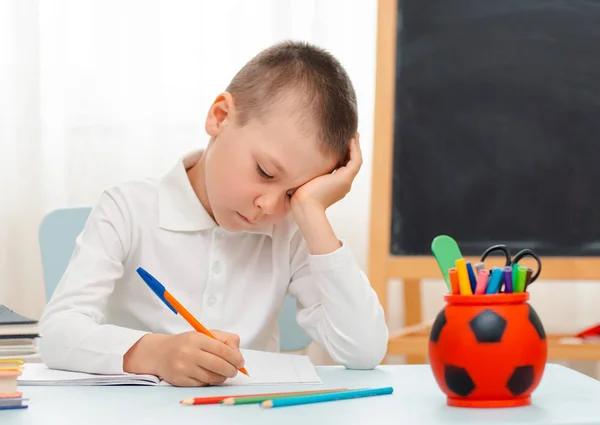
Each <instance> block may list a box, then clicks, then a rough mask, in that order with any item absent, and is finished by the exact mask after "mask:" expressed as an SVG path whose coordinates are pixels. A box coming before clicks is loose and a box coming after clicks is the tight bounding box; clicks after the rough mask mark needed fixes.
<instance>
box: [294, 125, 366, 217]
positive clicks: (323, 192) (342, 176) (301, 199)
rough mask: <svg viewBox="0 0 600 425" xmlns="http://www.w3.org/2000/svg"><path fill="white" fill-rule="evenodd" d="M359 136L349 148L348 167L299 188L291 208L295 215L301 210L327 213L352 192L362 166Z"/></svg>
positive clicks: (345, 166)
mask: <svg viewBox="0 0 600 425" xmlns="http://www.w3.org/2000/svg"><path fill="white" fill-rule="evenodd" d="M358 138H359V136H358V134H357V135H356V137H354V138H353V139H352V141H351V142H350V148H349V153H348V155H349V160H348V162H347V163H346V165H344V166H342V167H340V168H338V169H336V170H335V172H333V173H332V174H327V175H324V176H319V177H317V178H315V179H313V180H311V181H309V182H307V183H306V184H304V185H303V186H301V187H299V188H298V189H297V190H296V192H294V194H293V195H292V199H291V207H292V213H293V214H294V215H296V214H299V213H300V210H301V209H305V208H311V209H318V210H323V211H325V210H326V209H327V208H329V207H330V206H331V205H333V204H335V203H336V202H338V201H339V200H341V199H343V198H344V196H346V195H347V194H348V192H350V188H351V187H352V182H353V181H354V178H355V177H356V175H357V174H358V171H359V170H360V167H361V165H362V154H361V152H360V146H359V140H358Z"/></svg>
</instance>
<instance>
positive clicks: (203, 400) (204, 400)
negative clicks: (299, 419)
mask: <svg viewBox="0 0 600 425" xmlns="http://www.w3.org/2000/svg"><path fill="white" fill-rule="evenodd" d="M345 389H346V388H341V390H345ZM318 391H323V390H313V391H288V392H277V393H256V394H239V395H231V394H227V395H218V396H211V397H193V398H186V399H185V400H181V401H180V402H179V403H181V404H186V405H190V406H193V405H197V404H219V403H221V402H222V401H223V400H226V399H230V398H250V397H267V398H266V400H270V399H269V398H268V397H274V396H279V395H284V394H293V395H296V394H303V393H306V394H310V393H314V392H318ZM331 391H335V390H331Z"/></svg>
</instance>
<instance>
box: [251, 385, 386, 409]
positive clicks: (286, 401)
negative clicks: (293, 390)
mask: <svg viewBox="0 0 600 425" xmlns="http://www.w3.org/2000/svg"><path fill="white" fill-rule="evenodd" d="M393 392H394V389H393V388H392V387H383V388H369V389H364V390H348V391H340V392H335V393H327V394H316V395H307V396H299V397H291V398H282V399H278V400H267V401H263V402H262V403H261V407H264V408H267V409H269V408H273V407H286V406H296V405H299V404H311V403H321V402H324V401H336V400H347V399H350V398H359V397H372V396H377V395H385V394H391V393H393Z"/></svg>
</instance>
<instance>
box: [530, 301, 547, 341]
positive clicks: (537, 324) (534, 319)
mask: <svg viewBox="0 0 600 425" xmlns="http://www.w3.org/2000/svg"><path fill="white" fill-rule="evenodd" d="M527 307H529V321H530V322H531V324H532V325H533V327H534V328H535V331H536V332H537V334H538V335H539V337H540V339H546V331H545V330H544V326H543V325H542V321H541V320H540V318H539V317H538V315H537V313H536V312H535V310H534V309H533V308H532V307H531V306H530V305H529V304H527Z"/></svg>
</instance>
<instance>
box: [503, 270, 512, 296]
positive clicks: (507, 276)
mask: <svg viewBox="0 0 600 425" xmlns="http://www.w3.org/2000/svg"><path fill="white" fill-rule="evenodd" d="M503 274H504V292H506V293H507V294H511V293H512V292H513V284H512V267H511V266H506V267H504V272H503Z"/></svg>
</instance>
